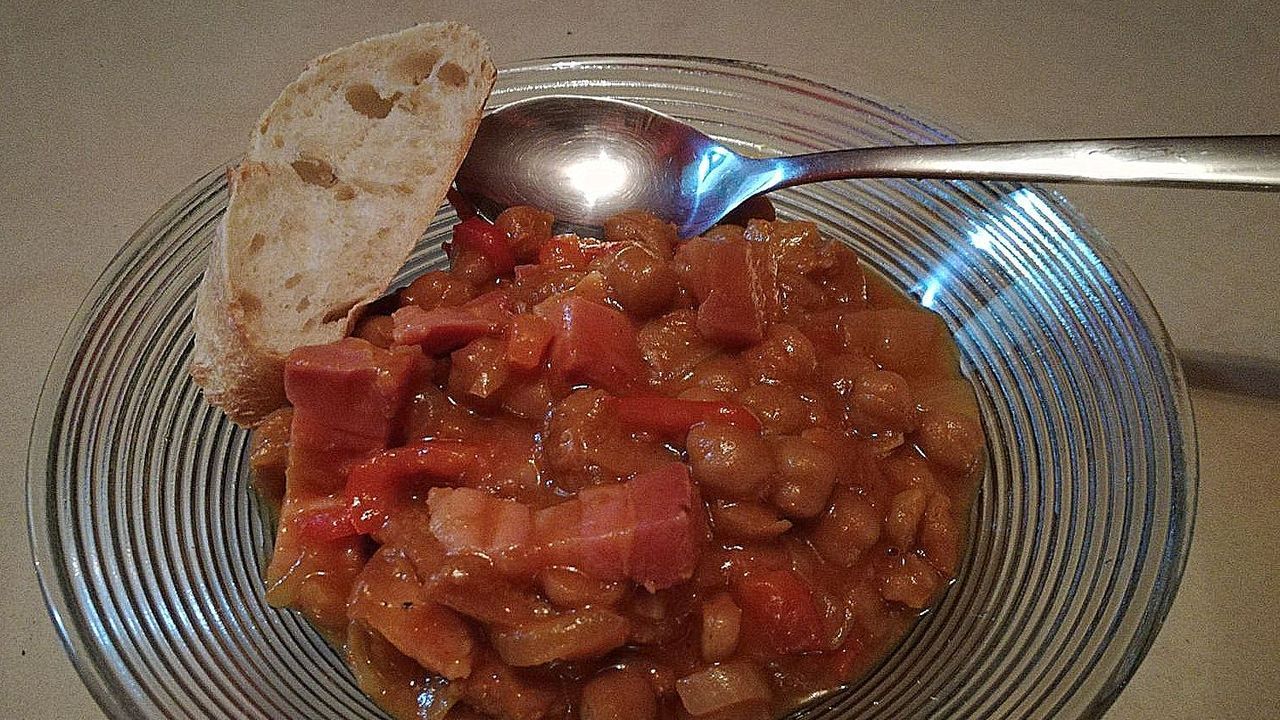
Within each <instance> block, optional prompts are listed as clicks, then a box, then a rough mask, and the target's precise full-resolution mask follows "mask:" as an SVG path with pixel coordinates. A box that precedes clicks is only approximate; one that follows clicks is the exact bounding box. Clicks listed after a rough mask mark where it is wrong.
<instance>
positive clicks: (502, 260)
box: [452, 216, 516, 275]
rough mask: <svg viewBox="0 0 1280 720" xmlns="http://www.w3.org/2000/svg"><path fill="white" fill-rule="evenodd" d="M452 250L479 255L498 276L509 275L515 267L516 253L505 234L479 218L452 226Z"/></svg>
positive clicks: (471, 218) (472, 218)
mask: <svg viewBox="0 0 1280 720" xmlns="http://www.w3.org/2000/svg"><path fill="white" fill-rule="evenodd" d="M452 250H453V252H455V253H457V252H459V251H472V252H476V253H479V254H480V255H481V256H483V257H484V259H486V260H488V261H489V264H490V265H491V266H492V267H493V270H494V272H496V273H497V274H499V275H509V274H511V271H512V270H514V269H515V267H516V253H515V250H514V249H512V247H511V240H510V239H509V238H508V237H507V235H506V233H504V232H502V231H501V230H499V229H498V228H496V227H494V226H493V224H492V223H490V222H489V221H487V220H485V219H484V218H481V217H479V216H475V217H469V218H467V219H466V220H463V221H462V222H460V223H458V224H457V225H454V226H453V247H452Z"/></svg>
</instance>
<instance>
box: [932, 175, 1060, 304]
mask: <svg viewBox="0 0 1280 720" xmlns="http://www.w3.org/2000/svg"><path fill="white" fill-rule="evenodd" d="M994 209H996V212H995V213H994V214H993V217H992V218H991V219H990V220H988V221H986V222H980V223H978V224H976V225H975V226H974V227H971V228H969V229H968V230H967V231H966V232H965V235H966V236H967V238H968V240H969V246H970V247H972V248H973V249H974V250H979V251H981V252H984V253H986V254H988V255H992V256H995V257H998V256H1000V255H1001V254H1002V253H1001V248H1000V244H1001V243H1007V242H1009V233H1008V231H1007V230H1006V228H1007V227H1009V226H1011V225H1014V226H1016V225H1017V224H1018V223H1019V222H1020V218H1023V217H1025V216H1026V215H1032V216H1033V217H1038V218H1040V219H1047V220H1049V221H1051V222H1053V223H1054V224H1055V225H1058V226H1059V229H1060V230H1067V229H1068V228H1067V227H1066V226H1065V225H1064V223H1063V221H1062V219H1061V218H1060V217H1058V215H1057V213H1055V212H1053V211H1052V210H1051V209H1050V207H1049V206H1048V204H1046V203H1045V201H1044V199H1043V198H1041V197H1040V196H1039V195H1037V194H1036V193H1034V192H1032V190H1031V189H1030V188H1025V187H1024V188H1018V189H1017V190H1014V191H1013V192H1011V193H1009V194H1008V195H1006V196H1005V197H1004V198H1002V199H1001V201H1000V202H999V203H998V204H994ZM1000 238H1005V239H1004V240H1001V239H1000ZM968 252H969V249H968V247H964V248H961V249H957V251H956V252H955V254H954V255H953V256H952V257H948V258H946V259H945V261H944V262H943V264H941V265H939V266H938V267H937V268H935V269H934V271H933V272H932V273H930V274H929V276H928V277H926V278H924V280H922V281H921V282H920V284H919V285H918V286H916V288H915V291H916V292H917V293H919V297H920V304H921V305H923V306H924V307H926V308H929V309H933V307H934V305H935V304H936V303H937V300H938V293H939V292H941V290H942V288H943V287H944V286H945V285H946V283H947V282H948V281H949V279H950V277H951V275H952V271H951V269H950V266H951V264H952V263H953V262H961V261H962V260H961V259H962V258H963V256H964V255H965V254H966V253H968Z"/></svg>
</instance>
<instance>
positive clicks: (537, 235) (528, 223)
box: [493, 205, 556, 261]
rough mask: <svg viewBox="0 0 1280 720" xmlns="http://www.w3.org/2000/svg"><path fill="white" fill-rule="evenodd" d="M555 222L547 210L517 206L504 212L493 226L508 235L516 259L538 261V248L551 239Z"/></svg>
mask: <svg viewBox="0 0 1280 720" xmlns="http://www.w3.org/2000/svg"><path fill="white" fill-rule="evenodd" d="M555 221H556V218H555V216H554V215H552V214H551V213H549V212H547V211H546V210H540V209H538V208H535V207H530V206H528V205H515V206H513V207H509V208H507V209H506V210H503V211H502V213H501V214H500V215H498V218H497V219H496V220H494V221H493V226H494V227H496V228H497V229H499V230H501V231H502V232H504V233H506V235H507V238H508V239H510V240H511V247H512V249H513V250H515V253H516V258H518V259H519V260H522V261H530V260H535V259H537V257H538V248H540V247H541V246H542V244H543V243H544V242H546V241H547V240H549V239H551V226H552V225H553V224H555Z"/></svg>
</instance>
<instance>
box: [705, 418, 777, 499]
mask: <svg viewBox="0 0 1280 720" xmlns="http://www.w3.org/2000/svg"><path fill="white" fill-rule="evenodd" d="M686 447H687V448H688V451H689V465H690V467H691V468H692V470H693V478H694V480H696V481H697V482H698V486H699V487H700V488H701V489H702V490H703V491H704V492H706V493H707V494H708V495H710V496H712V497H722V498H735V497H746V496H749V495H751V494H753V493H755V492H756V491H757V490H759V489H760V487H761V486H763V485H764V484H765V482H766V481H768V479H769V477H770V475H772V474H773V459H772V457H771V456H770V454H769V448H768V446H767V445H765V442H764V439H763V438H761V437H760V436H759V435H757V434H756V433H754V432H751V431H750V430H746V429H744V428H741V427H738V426H737V425H729V424H727V423H714V422H713V423H704V424H702V425H698V426H695V427H694V428H693V429H692V430H690V431H689V435H688V437H687V439H686Z"/></svg>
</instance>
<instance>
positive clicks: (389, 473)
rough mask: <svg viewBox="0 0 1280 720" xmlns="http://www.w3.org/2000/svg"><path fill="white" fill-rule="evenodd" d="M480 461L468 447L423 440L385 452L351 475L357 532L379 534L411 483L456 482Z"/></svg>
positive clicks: (349, 489)
mask: <svg viewBox="0 0 1280 720" xmlns="http://www.w3.org/2000/svg"><path fill="white" fill-rule="evenodd" d="M478 457H479V453H478V451H477V450H476V449H475V448H474V447H472V446H470V445H467V444H465V443H460V442H455V441H451V440H423V441H421V442H417V443H414V444H412V445H405V446H403V447H398V448H392V449H390V450H384V451H383V452H380V453H378V454H376V455H374V456H372V457H370V458H369V459H367V460H365V461H364V462H362V463H360V464H358V465H356V466H355V467H353V468H351V472H350V473H348V474H347V488H346V494H347V497H348V498H350V500H349V506H350V509H351V511H352V512H351V522H352V524H353V526H354V528H355V529H356V530H357V531H359V532H362V533H371V532H376V531H378V530H379V529H381V528H382V525H383V523H384V522H385V521H386V517H387V511H388V510H389V509H390V508H391V506H392V505H393V504H394V503H395V502H396V498H397V496H398V495H400V493H401V492H402V491H403V490H404V489H405V487H406V486H407V485H408V484H409V483H410V482H412V481H414V480H417V479H420V478H430V479H432V480H435V481H456V480H457V478H458V477H459V476H460V475H461V474H462V473H463V472H464V471H466V470H467V468H469V467H471V466H472V465H473V464H475V462H476V461H477V459H478Z"/></svg>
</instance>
